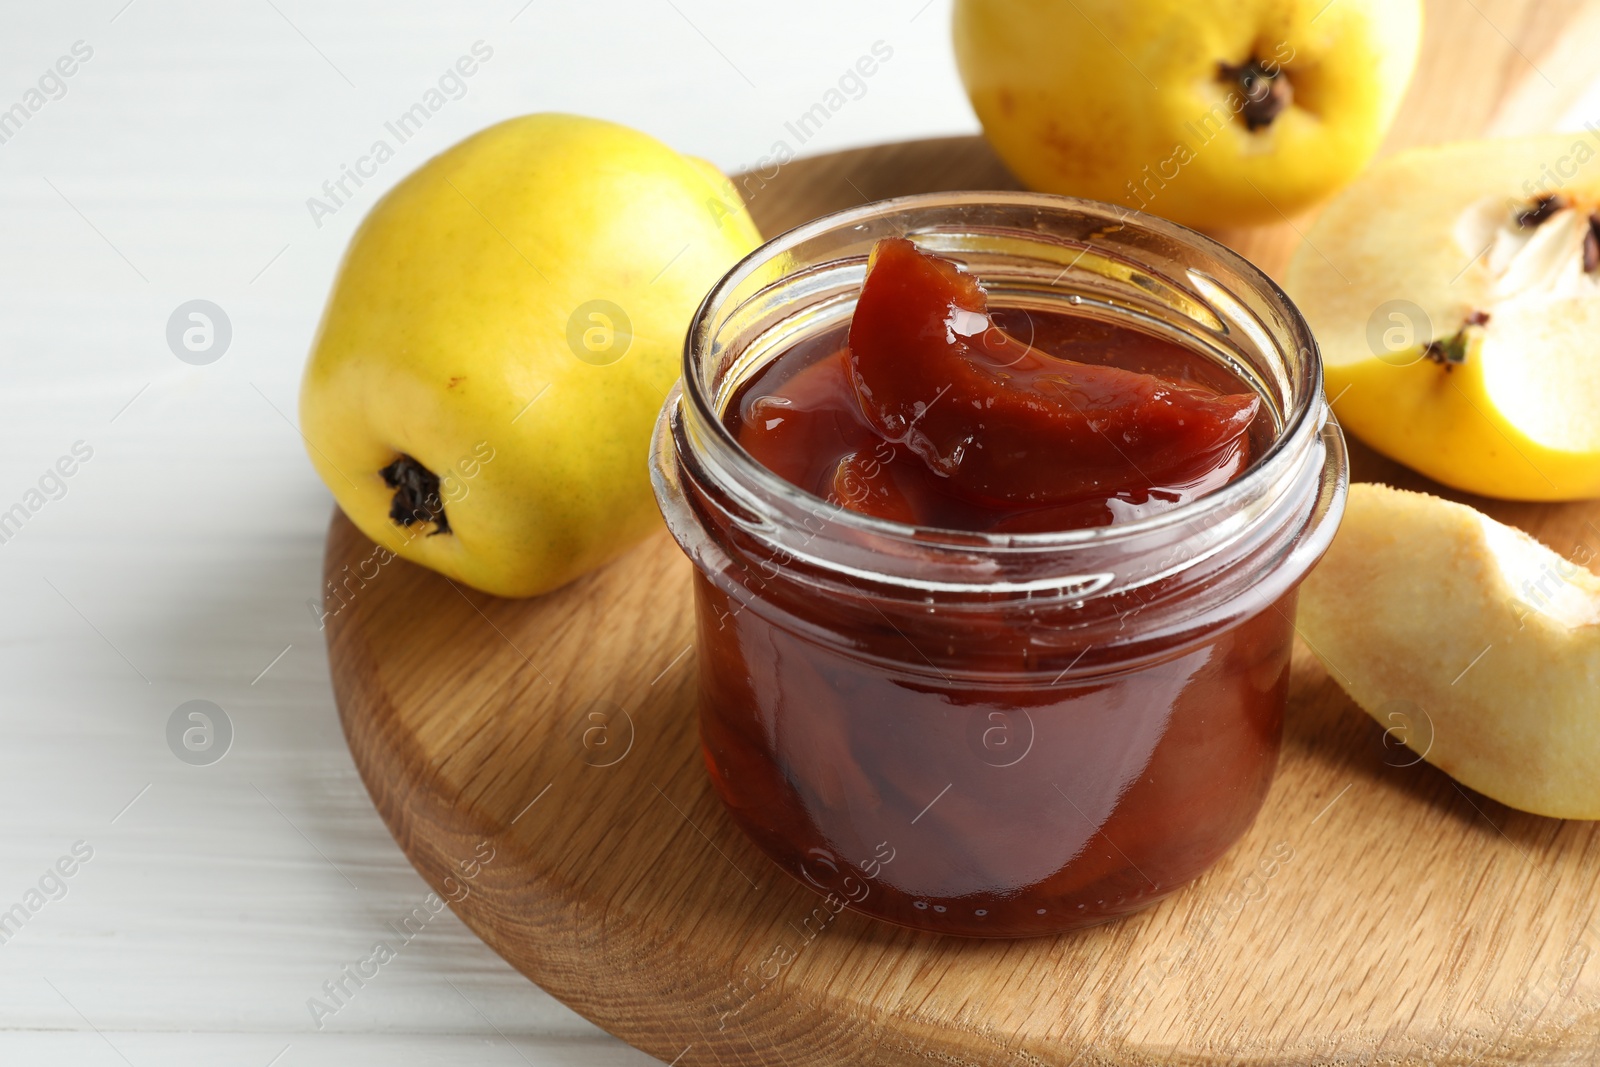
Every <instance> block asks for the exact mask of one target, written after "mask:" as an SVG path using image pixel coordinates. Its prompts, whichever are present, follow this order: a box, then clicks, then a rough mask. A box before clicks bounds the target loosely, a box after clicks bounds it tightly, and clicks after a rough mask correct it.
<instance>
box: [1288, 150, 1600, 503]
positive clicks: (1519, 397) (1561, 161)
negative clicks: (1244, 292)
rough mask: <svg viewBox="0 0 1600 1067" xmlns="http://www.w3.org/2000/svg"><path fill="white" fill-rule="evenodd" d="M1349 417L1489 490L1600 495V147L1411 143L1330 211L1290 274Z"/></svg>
mask: <svg viewBox="0 0 1600 1067" xmlns="http://www.w3.org/2000/svg"><path fill="white" fill-rule="evenodd" d="M1284 288H1285V289H1287V290H1288V292H1289V295H1290V296H1291V297H1293V298H1294V301H1295V303H1296V304H1298V305H1299V307H1300V310H1301V311H1302V312H1304V314H1305V317H1306V321H1307V322H1308V323H1309V324H1310V325H1311V329H1312V332H1313V333H1314V334H1315V335H1316V338H1317V342H1318V344H1319V345H1320V346H1321V348H1322V353H1323V362H1324V370H1325V374H1326V382H1327V389H1328V395H1329V397H1331V398H1332V401H1333V410H1334V413H1335V414H1336V415H1338V417H1339V421H1340V423H1341V424H1343V426H1344V428H1345V429H1347V430H1349V431H1350V432H1351V433H1353V434H1355V435H1356V436H1357V437H1359V438H1361V439H1362V440H1363V441H1365V442H1366V443H1367V444H1369V445H1371V446H1372V447H1373V448H1376V449H1377V450H1378V451H1380V452H1382V453H1384V454H1385V455H1387V456H1389V457H1390V458H1392V459H1395V460H1398V461H1399V462H1401V463H1404V464H1406V465H1407V466H1409V467H1412V468H1413V469H1415V470H1418V471H1421V472H1422V473H1423V474H1426V475H1427V476H1428V477H1430V478H1433V479H1434V480H1435V481H1439V482H1443V483H1444V484H1446V485H1451V486H1455V487H1456V488H1457V489H1465V490H1467V491H1468V492H1473V493H1481V494H1483V495H1485V496H1496V497H1506V498H1511V499H1517V500H1572V499H1578V498H1584V497H1594V496H1600V418H1597V417H1596V414H1595V413H1596V411H1597V410H1600V361H1597V360H1596V359H1595V343H1594V338H1595V337H1596V336H1600V140H1597V138H1596V137H1595V135H1594V134H1592V133H1589V132H1584V133H1561V134H1548V135H1544V136H1539V137H1530V138H1519V139H1514V140H1495V141H1474V142H1464V143H1460V144H1453V145H1442V146H1431V147H1427V148H1418V149H1413V150H1411V151H1407V152H1402V153H1399V154H1398V155H1395V156H1391V157H1389V158H1388V159H1385V160H1383V161H1382V162H1380V163H1378V164H1377V165H1375V166H1374V167H1373V168H1372V169H1371V170H1370V171H1368V172H1367V173H1366V174H1364V175H1362V176H1361V177H1360V178H1359V179H1358V180H1357V181H1356V182H1355V183H1354V184H1352V185H1351V186H1350V187H1349V188H1348V189H1346V190H1345V191H1344V192H1343V193H1341V194H1340V195H1339V196H1338V197H1337V198H1336V199H1335V200H1334V201H1333V203H1331V204H1329V205H1328V208H1327V210H1325V211H1324V212H1323V213H1322V215H1321V216H1320V217H1319V218H1318V219H1317V222H1316V224H1315V225H1314V226H1313V227H1312V228H1311V229H1310V230H1309V231H1308V232H1307V233H1306V239H1305V242H1304V243H1303V244H1302V245H1301V247H1300V248H1299V249H1298V250H1297V251H1296V252H1295V255H1294V258H1293V260H1291V262H1290V265H1289V270H1288V273H1287V275H1286V277H1285V280H1284Z"/></svg>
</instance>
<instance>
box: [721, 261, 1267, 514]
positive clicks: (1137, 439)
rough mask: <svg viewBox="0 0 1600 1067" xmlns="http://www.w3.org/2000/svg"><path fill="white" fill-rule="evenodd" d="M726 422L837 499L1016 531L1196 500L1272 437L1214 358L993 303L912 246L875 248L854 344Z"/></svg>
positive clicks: (766, 455) (768, 385) (788, 360)
mask: <svg viewBox="0 0 1600 1067" xmlns="http://www.w3.org/2000/svg"><path fill="white" fill-rule="evenodd" d="M729 414H730V416H731V417H730V420H729V422H730V427H729V428H730V429H731V430H732V431H733V433H734V436H735V437H737V439H738V441H739V443H740V444H741V445H743V446H744V448H745V449H746V451H748V452H749V453H750V454H751V455H752V456H753V457H755V459H756V460H757V462H759V463H761V464H762V465H763V466H765V467H766V468H768V469H769V470H771V471H773V472H774V473H775V474H778V475H780V476H781V477H783V478H784V479H785V480H787V481H789V482H792V483H794V484H795V485H797V486H799V487H800V488H802V489H806V490H808V491H810V492H812V493H814V494H816V495H817V496H820V497H823V498H824V499H826V500H829V501H830V502H832V503H834V504H838V505H840V506H842V507H847V508H850V509H852V510H854V511H861V512H865V513H867V514H870V515H876V516H878V517H880V518H885V519H893V520H895V521H897V522H904V523H911V524H914V525H919V526H936V527H940V528H943V529H955V530H972V531H994V532H1011V533H1015V532H1026V531H1048V530H1071V529H1077V528H1079V527H1085V526H1102V525H1107V524H1110V523H1113V522H1116V521H1118V520H1119V519H1122V520H1126V519H1133V518H1140V517H1143V516H1147V515H1152V514H1155V513H1157V512H1160V511H1164V510H1166V509H1168V508H1171V507H1173V506H1176V505H1178V504H1182V503H1185V502H1187V501H1190V500H1193V499H1195V498H1196V497H1199V496H1200V495H1202V494H1204V493H1207V492H1210V491H1212V490H1214V489H1218V488H1220V487H1221V486H1223V485H1226V484H1227V483H1228V482H1230V481H1232V480H1233V479H1234V478H1235V477H1237V476H1238V475H1239V474H1240V473H1241V472H1242V471H1243V470H1244V469H1245V468H1246V467H1247V466H1249V462H1250V458H1251V454H1252V451H1253V446H1254V445H1255V444H1256V442H1253V441H1252V435H1251V430H1252V427H1254V428H1255V429H1256V433H1257V437H1258V439H1259V437H1260V436H1261V435H1264V434H1265V433H1267V432H1269V428H1268V427H1267V426H1266V425H1265V420H1264V419H1262V418H1260V416H1261V399H1260V397H1258V396H1257V395H1256V394H1255V393H1253V392H1249V391H1248V390H1247V389H1246V388H1245V387H1244V386H1243V384H1242V383H1241V382H1240V381H1239V380H1238V379H1237V378H1235V377H1233V375H1232V374H1231V373H1229V372H1228V371H1226V370H1224V369H1223V368H1221V367H1220V366H1218V365H1217V364H1215V363H1212V362H1211V361H1210V360H1207V359H1205V358H1204V357H1201V356H1199V355H1197V354H1196V353H1194V352H1191V351H1189V350H1188V349H1186V348H1183V347H1182V346H1180V345H1178V344H1175V343H1173V342H1171V341H1165V340H1162V339H1160V338H1158V337H1156V336H1154V335H1152V334H1147V333H1142V332H1139V331H1137V330H1133V329H1130V328H1129V327H1126V326H1118V325H1113V324H1110V323H1106V322H1097V321H1095V320H1093V319H1090V318H1087V317H1085V316H1083V315H1066V314H1061V313H1059V312H1058V313H1050V314H1041V313H1038V312H1020V311H1012V312H1010V313H1007V312H1005V311H995V312H993V313H991V312H990V309H989V307H988V301H987V294H986V293H985V292H984V291H983V289H982V287H981V286H980V285H979V284H978V282H977V280H976V279H974V278H973V277H972V276H971V275H969V274H964V273H962V272H960V271H959V270H958V269H957V268H956V265H955V264H954V263H951V262H950V261H948V260H944V259H940V258H938V257H936V256H932V255H929V254H928V253H925V252H921V251H918V250H917V249H916V248H915V246H913V245H912V244H911V242H910V241H906V240H886V241H882V242H880V243H879V244H878V246H877V247H876V249H875V250H874V253H873V257H872V263H871V267H870V269H869V272H868V274H867V280H866V284H865V285H864V286H863V288H862V291H861V297H860V300H859V301H858V303H857V305H856V310H855V314H854V316H853V317H852V319H851V322H850V326H849V329H848V333H847V336H840V335H839V334H824V335H822V336H821V337H818V338H816V339H814V340H812V341H810V342H808V343H806V344H804V345H800V346H796V347H795V348H792V349H790V350H789V351H787V352H785V353H783V354H782V355H781V356H779V357H778V358H777V359H775V360H774V361H773V362H771V363H770V364H768V365H767V366H766V367H765V368H764V369H763V371H762V373H761V374H760V375H759V376H757V377H756V378H755V379H754V380H752V381H751V382H750V383H749V384H748V385H746V386H745V388H744V389H743V390H741V392H740V395H739V397H738V400H737V403H735V404H734V405H732V406H731V407H730V410H729ZM1258 422H1259V423H1260V425H1257V424H1258Z"/></svg>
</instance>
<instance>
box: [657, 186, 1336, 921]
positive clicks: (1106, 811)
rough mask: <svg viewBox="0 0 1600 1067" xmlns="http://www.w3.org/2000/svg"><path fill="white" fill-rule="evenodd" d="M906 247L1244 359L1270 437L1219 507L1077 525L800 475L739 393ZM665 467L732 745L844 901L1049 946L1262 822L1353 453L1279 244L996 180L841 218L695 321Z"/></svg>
mask: <svg viewBox="0 0 1600 1067" xmlns="http://www.w3.org/2000/svg"><path fill="white" fill-rule="evenodd" d="M888 236H909V237H911V239H912V240H913V241H915V242H916V243H917V244H918V245H919V246H921V247H923V248H925V249H927V250H929V251H932V252H935V253H938V254H939V255H942V256H945V257H948V258H950V259H954V260H956V261H958V262H960V263H962V264H963V265H964V266H965V267H966V269H967V270H969V271H971V272H972V273H974V274H975V275H976V276H977V277H978V278H979V279H980V280H981V281H982V282H983V283H984V285H985V287H986V288H987V289H988V291H989V299H990V305H991V307H995V308H1021V309H1024V310H1027V309H1032V308H1037V309H1041V310H1046V311H1048V310H1059V309H1069V308H1070V309H1071V310H1072V311H1073V312H1074V313H1080V314H1085V315H1089V316H1092V317H1100V318H1103V319H1108V320H1110V321H1112V322H1115V323H1118V324H1124V325H1129V326H1133V327H1135V328H1138V329H1141V330H1145V331H1147V332H1151V333H1155V334H1156V335H1158V336H1161V337H1164V338H1167V339H1170V340H1173V341H1176V342H1178V343H1180V344H1182V345H1184V346H1186V347H1187V348H1189V349H1190V350H1192V351H1194V352H1196V353H1198V354H1200V355H1202V356H1204V357H1205V358H1207V359H1210V360H1214V361H1217V362H1219V363H1220V364H1222V365H1223V366H1224V367H1226V368H1227V369H1228V370H1230V371H1231V372H1232V373H1233V374H1234V375H1235V376H1237V377H1238V378H1239V379H1241V381H1242V382H1243V383H1245V386H1246V387H1247V388H1250V389H1253V390H1255V391H1256V392H1258V393H1259V394H1260V395H1261V397H1262V398H1263V401H1264V403H1265V405H1266V407H1267V408H1268V409H1269V412H1270V416H1271V419H1272V421H1273V427H1274V431H1275V432H1274V435H1273V440H1272V443H1271V445H1270V447H1269V448H1268V449H1267V450H1266V451H1265V452H1264V453H1263V454H1262V455H1260V456H1259V457H1258V458H1257V460H1256V461H1255V462H1254V464H1253V465H1252V466H1251V467H1250V468H1249V469H1248V470H1247V471H1246V472H1245V473H1244V474H1243V475H1241V476H1240V477H1239V478H1238V479H1236V480H1235V481H1233V482H1232V483H1230V484H1228V485H1227V486H1225V487H1224V488H1222V489H1220V490H1217V491H1215V492H1214V493H1211V494H1209V495H1207V496H1203V497H1201V498H1199V499H1198V500H1195V501H1193V502H1191V503H1187V504H1183V505H1181V506H1177V507H1175V508H1173V509H1172V510H1170V511H1167V512H1165V513H1162V514H1159V515H1155V516H1153V517H1147V518H1141V519H1137V520H1135V521H1129V522H1125V523H1119V524H1117V525H1113V526H1105V527H1097V528H1092V529H1079V530H1068V531H1063V532H1057V533H1027V534H1007V535H999V534H984V533H963V532H955V531H947V530H938V529H931V528H922V527H914V526H908V525H902V524H899V523H895V522H891V521H887V520H883V519H878V518H874V517H871V516H868V515H864V514H860V513H857V512H853V511H848V510H844V509H841V508H839V507H837V506H835V505H833V504H830V503H828V502H827V501H825V500H823V499H821V498H818V497H815V496H812V495H810V494H808V493H806V492H804V491H802V490H800V489H798V488H797V487H795V486H793V485H791V484H789V483H787V482H784V481H782V480H781V479H779V478H777V477H776V476H775V475H773V474H772V473H771V472H770V471H768V470H766V469H765V468H763V467H761V466H760V465H758V464H757V463H756V462H755V461H754V460H753V459H752V458H751V457H750V456H749V455H748V454H747V453H746V452H745V451H744V450H743V449H742V448H741V447H740V446H739V444H738V443H737V441H736V440H735V438H734V436H733V434H732V433H731V432H730V430H729V429H728V427H727V426H726V425H725V423H724V412H725V407H726V405H727V404H728V402H729V400H730V398H732V397H733V396H734V394H735V393H736V392H737V391H738V389H739V387H740V385H741V384H743V383H744V382H746V381H748V380H749V379H750V377H751V375H752V374H753V373H754V372H755V371H756V370H758V369H759V368H761V367H762V366H764V365H765V364H766V363H767V362H768V361H770V360H771V359H772V358H774V357H775V356H776V355H778V354H779V353H781V352H783V351H785V350H787V349H788V348H790V347H792V346H794V345H796V344H798V343H801V342H803V341H805V340H806V339H808V338H812V337H815V336H817V335H818V334H820V333H822V332H825V331H828V330H830V329H836V328H838V327H839V326H840V325H841V324H842V323H844V322H847V321H848V319H849V316H850V314H851V312H852V309H853V307H854V304H855V300H856V297H857V295H858V293H859V291H860V288H861V284H862V279H863V277H864V275H865V270H866V261H867V254H868V252H869V251H870V250H871V248H872V245H873V244H874V242H876V241H877V240H878V239H880V238H883V237H888ZM653 477H654V483H655V491H656V495H657V498H658V500H659V502H660V505H661V509H662V512H663V514H664V515H665V517H666V520H667V525H668V526H669V527H670V529H671V531H672V533H673V536H674V537H676V538H677V540H678V543H679V544H680V545H681V546H682V547H683V550H684V552H685V553H687V554H688V556H689V557H690V559H691V560H693V562H694V564H695V569H696V575H695V581H694V585H695V594H696V611H697V620H698V634H697V641H698V652H699V679H700V680H699V686H700V711H699V715H700V736H701V742H702V746H703V749H704V754H705V760H706V764H707V766H708V767H709V769H710V772H711V778H712V781H713V782H714V783H715V786H716V789H717V791H718V792H719V794H720V795H721V796H722V799H723V801H724V802H725V803H726V805H727V807H728V810H729V811H730V812H731V813H732V815H733V817H734V819H735V820H736V821H737V822H738V824H739V825H740V826H741V827H742V828H743V829H744V831H745V832H746V833H747V834H748V835H749V836H750V837H751V838H752V839H753V840H754V841H755V842H756V843H757V844H758V845H759V846H760V847H761V848H762V849H763V850H764V851H765V852H766V853H767V854H768V855H769V856H771V857H772V859H773V860H775V861H776V862H777V863H778V865H779V866H781V867H782V868H783V869H784V870H786V871H788V872H789V873H790V874H792V875H794V876H795V877H796V878H799V879H801V880H802V881H803V882H805V883H806V884H808V885H810V886H812V887H813V888H814V889H816V890H817V891H819V892H821V893H824V894H827V895H828V897H829V902H830V904H831V905H832V906H833V907H834V909H835V910H838V909H839V908H842V907H851V908H854V909H856V910H858V911H861V912H865V913H866V914H869V915H873V916H876V917H877V918H880V919H886V920H888V921H891V922H895V923H900V924H903V925H905V926H910V927H915V928H918V929H922V930H932V931H939V932H943V933H950V934H962V935H970V936H992V937H1021V936H1029V935H1037V934H1050V933H1057V932H1060V931H1063V930H1067V929H1071V928H1073V927H1078V926H1084V925H1088V924H1091V923H1097V922H1103V921H1105V920H1108V919H1111V918H1114V917H1116V916H1119V915H1123V914H1126V913H1128V912H1131V911H1134V910H1136V909H1138V908H1142V907H1144V906H1146V905H1148V904H1150V903H1152V902H1153V901H1156V900H1158V899H1160V898H1161V897H1164V896H1166V895H1167V894H1169V893H1172V892H1174V891H1175V890H1177V889H1179V888H1181V887H1182V886H1183V885H1185V884H1186V883H1188V882H1190V881H1191V880H1193V879H1194V878H1196V877H1197V876H1199V875H1200V874H1201V873H1202V872H1203V871H1205V870H1206V868H1207V867H1209V866H1210V865H1211V864H1212V863H1214V862H1215V861H1216V860H1217V858H1218V857H1220V856H1221V855H1222V854H1223V853H1224V852H1225V851H1226V850H1227V849H1228V848H1229V846H1231V845H1232V844H1233V843H1234V841H1236V840H1237V839H1238V838H1239V836H1240V835H1242V834H1243V833H1244V831H1245V830H1246V828H1248V827H1249V825H1250V823H1251V821H1252V820H1253V819H1254V817H1255V815H1256V812H1257V810H1258V809H1259V808H1260V806H1261V803H1262V801H1263V799H1264V798H1265V796H1266V792H1267V788H1268V786H1269V784H1270V782H1271V779H1272V774H1273V771H1274V769H1275V767H1276V764H1277V758H1278V749H1279V743H1280V739H1281V735H1282V721H1283V711H1284V704H1285V701H1286V695H1287V687H1288V674H1289V656H1290V648H1291V644H1292V639H1293V633H1294V630H1293V618H1294V608H1295V591H1296V588H1297V586H1298V583H1299V582H1300V580H1301V578H1302V577H1303V576H1304V575H1305V573H1306V571H1307V570H1308V569H1309V568H1310V567H1311V566H1312V565H1313V564H1314V563H1315V562H1316V561H1317V559H1318V558H1320V556H1321V555H1322V552H1323V550H1324V549H1325V548H1326V547H1327V544H1328V542H1329V540H1330V538H1331V537H1332V535H1333V531H1334V528H1335V527H1336V526H1337V524H1338V519H1339V516H1340V514H1341V512H1342V510H1343V504H1344V490H1345V484H1346V461H1345V453H1344V444H1343V438H1342V437H1341V436H1340V433H1339V430H1338V427H1337V424H1335V423H1334V422H1333V421H1332V420H1331V419H1330V418H1329V413H1328V408H1327V405H1326V404H1325V402H1324V400H1323V396H1322V369H1321V363H1320V360H1319V358H1318V355H1317V351H1316V346H1315V343H1314V341H1313V340H1312V338H1311V334H1310V331H1309V330H1308V328H1307V326H1306V324H1305V322H1304V321H1303V320H1302V319H1301V317H1300V315H1299V313H1298V312H1297V311H1296V310H1295V308H1294V307H1293V305H1291V304H1290V302H1289V300H1288V298H1287V297H1285V296H1284V294H1283V293H1282V291H1280V290H1279V289H1278V287H1277V286H1276V285H1274V284H1273V283H1272V282H1271V281H1270V280H1269V279H1268V278H1267V277H1266V276H1265V275H1263V274H1262V273H1261V272H1260V271H1259V270H1257V269H1256V268H1255V267H1253V266H1251V265H1250V264H1249V263H1247V262H1246V261H1245V260H1243V259H1242V258H1240V257H1239V256H1238V255H1236V254H1234V253H1233V252H1230V251H1229V250H1228V249H1226V248H1223V247H1222V246H1221V245H1219V244H1217V243H1216V242H1214V241H1212V240H1210V239H1208V238H1206V237H1204V236H1202V235H1200V234H1198V233H1195V232H1193V231H1191V230H1188V229H1185V228H1184V227H1181V226H1178V225H1176V224H1173V223H1170V222H1166V221H1164V220H1161V219H1158V218H1153V217H1150V216H1145V215H1140V214H1136V213H1130V212H1128V211H1126V210H1124V209H1122V208H1118V207H1115V206H1113V205H1109V204H1100V203H1094V202H1089V201H1082V200H1073V199H1069V198H1065V197H1056V196H1047V195H1038V194H1030V193H1001V192H982V193H940V194H930V195H923V196H912V197H905V198H901V199H897V200H888V201H883V202H880V203H875V204H868V205H865V206H862V207H859V208H854V209H851V210H848V211H843V212H840V213H838V214H834V215H829V216H827V217H825V218H821V219H818V220H816V221H814V222H811V223H809V224H807V225H805V226H802V227H800V228H798V229H795V230H791V231H790V232H788V233H786V234H783V235H782V236H780V237H778V238H776V239H774V240H772V241H770V242H768V243H767V244H766V245H764V246H762V247H761V248H759V249H757V250H756V251H755V252H754V253H752V254H751V255H750V256H748V257H746V258H745V259H744V260H743V261H742V262H740V263H739V264H738V265H737V266H735V267H734V268H733V269H732V270H731V271H730V272H729V273H728V274H727V275H726V276H725V277H724V278H723V279H722V281H721V282H720V283H719V284H718V285H717V286H716V288H715V289H713V290H712V292H711V293H710V294H709V295H708V296H707V298H706V300H705V302H704V303H703V304H702V305H701V307H700V310H699V312H698V313H697V314H696V316H695V319H694V321H693V323H692V325H691V326H690V330H689V334H688V338H687V341H686V350H685V357H684V376H683V381H682V382H681V383H680V385H679V387H678V389H677V390H676V391H674V393H673V394H672V395H671V396H670V397H669V398H668V400H667V403H666V405H665V407H664V409H663V412H662V416H661V419H660V422H659V424H658V426H657V432H656V438H655V447H654V455H653Z"/></svg>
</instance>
